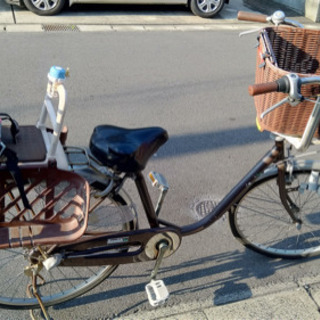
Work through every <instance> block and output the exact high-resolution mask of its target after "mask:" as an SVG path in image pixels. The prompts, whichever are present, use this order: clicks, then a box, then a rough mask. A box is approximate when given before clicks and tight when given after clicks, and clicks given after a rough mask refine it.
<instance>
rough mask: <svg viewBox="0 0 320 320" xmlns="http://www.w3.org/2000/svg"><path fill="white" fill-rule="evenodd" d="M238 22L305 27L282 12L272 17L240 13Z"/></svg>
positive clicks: (277, 12)
mask: <svg viewBox="0 0 320 320" xmlns="http://www.w3.org/2000/svg"><path fill="white" fill-rule="evenodd" d="M238 20H243V21H252V22H261V23H267V22H271V23H272V24H274V25H276V26H278V25H280V24H284V25H289V26H292V27H298V28H303V25H302V24H301V23H299V22H298V21H294V20H291V19H288V18H286V15H285V13H284V12H283V11H281V10H278V11H275V12H274V13H273V14H272V15H271V16H267V15H264V14H260V13H254V12H245V11H239V12H238Z"/></svg>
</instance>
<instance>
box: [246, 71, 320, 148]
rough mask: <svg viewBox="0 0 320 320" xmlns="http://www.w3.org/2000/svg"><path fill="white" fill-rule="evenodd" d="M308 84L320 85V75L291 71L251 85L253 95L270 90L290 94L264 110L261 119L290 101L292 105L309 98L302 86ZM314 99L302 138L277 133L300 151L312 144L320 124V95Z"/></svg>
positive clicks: (250, 91) (250, 89)
mask: <svg viewBox="0 0 320 320" xmlns="http://www.w3.org/2000/svg"><path fill="white" fill-rule="evenodd" d="M306 84H316V85H318V86H320V76H311V77H299V76H298V75H297V74H295V73H290V74H287V75H285V76H283V77H282V78H280V79H278V80H276V81H273V82H268V83H261V84H254V85H251V86H249V93H250V95H252V96H255V95H259V94H264V93H269V92H283V93H287V94H288V96H287V97H285V98H283V99H282V100H281V101H279V102H277V103H276V104H275V105H273V106H271V107H269V108H268V109H267V110H264V111H263V112H262V113H261V114H260V119H263V118H264V117H265V116H266V115H267V114H269V113H270V112H272V111H273V110H275V109H277V108H278V107H280V106H282V105H283V104H285V103H289V104H290V105H292V106H297V105H298V104H300V103H301V102H302V101H304V100H309V99H308V98H309V97H304V96H303V95H302V94H301V86H303V85H306ZM309 101H311V100H309ZM312 101H313V102H314V103H315V104H314V107H313V110H312V112H311V113H310V116H309V118H308V121H307V124H306V127H305V129H304V132H303V134H302V137H301V138H296V137H290V136H287V135H285V134H281V133H277V135H279V136H280V137H283V138H285V139H286V140H287V141H289V143H290V144H292V145H294V146H295V148H296V149H297V150H298V151H304V150H306V149H307V148H308V147H309V146H310V144H311V142H312V140H313V137H314V134H315V132H316V130H317V128H318V126H319V120H320V96H318V97H317V99H316V100H312Z"/></svg>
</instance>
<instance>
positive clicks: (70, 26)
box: [42, 24, 80, 32]
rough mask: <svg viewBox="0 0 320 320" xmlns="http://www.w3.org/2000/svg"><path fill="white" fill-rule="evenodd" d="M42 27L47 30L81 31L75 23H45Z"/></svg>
mask: <svg viewBox="0 0 320 320" xmlns="http://www.w3.org/2000/svg"><path fill="white" fill-rule="evenodd" d="M42 29H43V31H45V32H80V30H79V28H78V27H77V26H76V25H74V24H43V25H42Z"/></svg>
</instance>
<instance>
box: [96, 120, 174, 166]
mask: <svg viewBox="0 0 320 320" xmlns="http://www.w3.org/2000/svg"><path fill="white" fill-rule="evenodd" d="M167 140H168V133H167V131H166V130H164V129H162V128H160V127H149V128H139V129H125V128H120V127H115V126H110V125H101V126H97V127H96V128H95V129H94V131H93V133H92V136H91V140H90V150H91V152H92V154H93V155H94V156H95V157H96V158H97V159H98V160H99V161H100V162H101V163H102V164H103V165H105V166H108V167H111V168H112V169H114V170H115V171H118V172H138V171H142V170H143V169H144V168H145V166H146V164H147V162H148V160H149V158H150V157H151V156H152V155H153V154H154V153H155V152H156V151H157V150H158V149H159V147H160V146H162V145H163V144H164V143H165V142H166V141H167Z"/></svg>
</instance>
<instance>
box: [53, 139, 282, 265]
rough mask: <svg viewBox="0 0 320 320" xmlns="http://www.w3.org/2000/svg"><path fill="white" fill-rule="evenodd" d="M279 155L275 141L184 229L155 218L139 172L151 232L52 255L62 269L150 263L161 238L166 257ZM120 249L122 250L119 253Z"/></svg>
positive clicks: (96, 239)
mask: <svg viewBox="0 0 320 320" xmlns="http://www.w3.org/2000/svg"><path fill="white" fill-rule="evenodd" d="M281 154H283V141H275V146H274V147H273V148H272V149H271V150H270V151H269V152H267V153H266V155H265V156H264V157H262V158H261V160H260V161H258V163H257V164H256V165H255V166H254V167H253V168H252V169H251V170H250V171H249V172H248V174H247V175H245V177H244V178H243V179H241V181H240V182H239V183H238V184H237V185H236V186H235V187H234V188H233V189H232V190H231V191H230V192H229V193H228V194H227V195H226V196H225V198H224V199H223V200H222V201H221V202H220V203H219V204H218V205H217V206H216V207H215V208H214V210H213V211H212V212H211V213H209V214H208V215H207V216H206V217H204V218H203V219H202V220H200V221H198V222H196V223H193V224H190V225H186V226H177V225H173V224H171V223H170V222H167V221H165V220H162V219H158V217H157V215H156V214H155V210H154V207H153V205H152V202H151V199H150V196H149V192H148V190H147V187H146V183H145V180H144V178H143V176H142V174H141V172H138V173H137V174H136V175H135V177H134V181H135V184H136V186H137V189H138V192H139V195H140V198H141V201H142V204H143V207H144V210H145V214H146V216H147V219H148V221H149V225H150V229H142V230H135V231H128V232H116V233H111V234H105V235H97V236H91V237H89V238H81V239H79V240H78V241H76V242H75V243H73V244H68V245H62V246H59V247H57V248H56V249H54V250H53V251H52V254H54V253H59V254H61V253H63V260H62V262H61V264H60V265H63V266H93V265H109V264H126V263H135V262H142V261H150V260H155V259H156V258H157V250H156V246H157V243H159V241H161V240H163V239H164V240H166V241H168V243H169V248H170V249H169V252H168V253H167V255H166V256H169V255H171V254H173V253H174V252H175V251H176V250H177V249H178V247H179V245H180V242H181V238H182V237H184V236H188V235H192V234H194V233H197V232H200V231H202V230H204V229H206V228H208V227H209V226H211V225H212V224H213V223H214V222H216V221H217V220H218V219H219V218H221V217H222V216H223V215H224V214H225V213H226V212H227V211H228V210H229V209H230V208H231V206H232V205H233V203H235V202H236V201H237V200H238V199H239V198H240V197H241V196H242V195H243V194H244V193H245V192H246V191H247V189H248V188H249V187H250V185H251V184H252V183H253V182H254V181H255V180H256V179H257V177H258V176H259V174H261V173H262V172H263V171H264V170H265V169H266V168H267V167H268V166H270V165H271V164H272V163H274V162H276V161H278V160H279V155H281ZM114 249H118V250H120V252H117V253H108V252H106V251H108V250H114ZM121 249H123V250H122V252H121ZM125 249H131V250H125Z"/></svg>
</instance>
